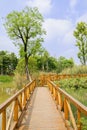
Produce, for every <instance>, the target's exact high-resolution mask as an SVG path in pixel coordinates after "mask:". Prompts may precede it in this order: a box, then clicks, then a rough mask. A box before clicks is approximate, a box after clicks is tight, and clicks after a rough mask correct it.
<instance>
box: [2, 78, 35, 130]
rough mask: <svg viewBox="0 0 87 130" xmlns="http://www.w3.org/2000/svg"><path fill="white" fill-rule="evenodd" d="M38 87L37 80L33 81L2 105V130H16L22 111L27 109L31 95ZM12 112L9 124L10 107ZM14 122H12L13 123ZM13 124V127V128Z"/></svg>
mask: <svg viewBox="0 0 87 130" xmlns="http://www.w3.org/2000/svg"><path fill="white" fill-rule="evenodd" d="M35 87H36V80H33V81H32V82H30V83H29V84H27V85H26V86H25V87H24V88H23V89H21V90H19V91H18V92H17V93H16V94H14V95H13V96H12V97H11V98H9V99H8V100H7V101H6V102H4V103H3V104H1V105H0V114H2V115H1V116H2V125H1V127H2V128H1V129H2V130H9V129H11V130H12V129H14V128H15V127H16V125H17V122H18V119H19V118H20V115H21V113H22V111H23V110H24V109H25V107H26V104H27V100H29V98H30V95H31V94H32V93H33V91H34V88H35ZM11 105H12V112H10V114H9V120H8V122H7V114H6V112H7V110H8V108H9V107H10V110H11ZM11 120H12V122H11ZM11 123H12V126H11Z"/></svg>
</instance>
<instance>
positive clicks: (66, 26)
mask: <svg viewBox="0 0 87 130" xmlns="http://www.w3.org/2000/svg"><path fill="white" fill-rule="evenodd" d="M44 28H45V29H46V31H47V36H46V39H48V40H52V39H58V38H63V37H64V36H65V34H66V33H68V32H69V31H70V29H71V28H72V23H71V22H70V21H68V20H61V19H46V20H45V23H44Z"/></svg>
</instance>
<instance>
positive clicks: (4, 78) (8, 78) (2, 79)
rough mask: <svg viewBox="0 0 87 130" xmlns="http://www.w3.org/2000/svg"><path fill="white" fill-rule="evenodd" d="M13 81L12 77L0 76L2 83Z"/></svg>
mask: <svg viewBox="0 0 87 130" xmlns="http://www.w3.org/2000/svg"><path fill="white" fill-rule="evenodd" d="M12 81H13V77H12V76H8V75H0V82H2V83H7V82H12Z"/></svg>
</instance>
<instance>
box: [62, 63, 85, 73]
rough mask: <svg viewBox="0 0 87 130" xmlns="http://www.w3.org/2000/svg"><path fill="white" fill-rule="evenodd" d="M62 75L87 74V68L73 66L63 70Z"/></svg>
mask: <svg viewBox="0 0 87 130" xmlns="http://www.w3.org/2000/svg"><path fill="white" fill-rule="evenodd" d="M61 73H62V74H87V66H80V65H78V66H73V67H72V68H66V69H64V70H62V72H61Z"/></svg>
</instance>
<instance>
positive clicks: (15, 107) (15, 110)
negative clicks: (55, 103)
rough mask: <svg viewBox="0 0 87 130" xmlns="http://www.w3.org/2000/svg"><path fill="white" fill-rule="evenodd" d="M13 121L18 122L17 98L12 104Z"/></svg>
mask: <svg viewBox="0 0 87 130" xmlns="http://www.w3.org/2000/svg"><path fill="white" fill-rule="evenodd" d="M14 121H18V99H17V98H16V100H15V104H14Z"/></svg>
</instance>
